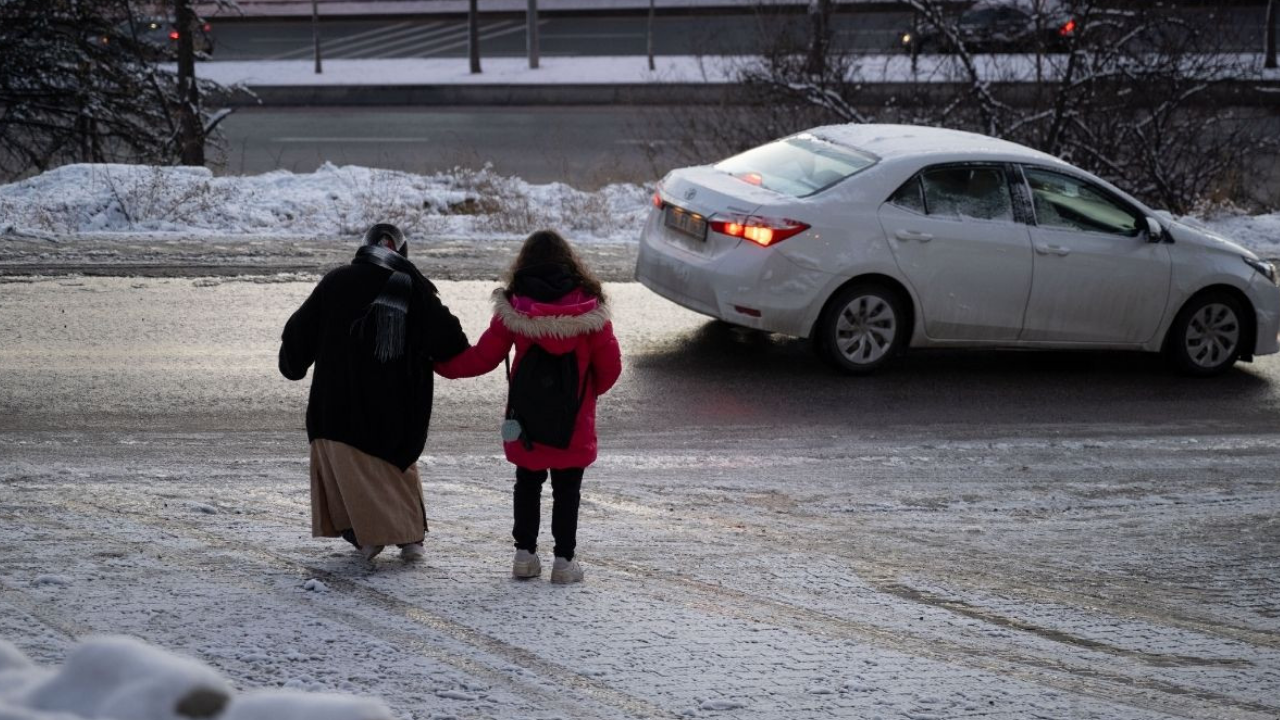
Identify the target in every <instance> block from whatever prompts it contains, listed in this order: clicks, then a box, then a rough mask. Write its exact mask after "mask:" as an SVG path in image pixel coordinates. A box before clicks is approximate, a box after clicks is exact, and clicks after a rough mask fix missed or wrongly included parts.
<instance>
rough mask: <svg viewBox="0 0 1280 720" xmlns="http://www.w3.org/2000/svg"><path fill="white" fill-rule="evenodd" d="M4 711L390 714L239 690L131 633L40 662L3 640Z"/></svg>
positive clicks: (140, 718)
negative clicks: (60, 661)
mask: <svg viewBox="0 0 1280 720" xmlns="http://www.w3.org/2000/svg"><path fill="white" fill-rule="evenodd" d="M0 717H3V718H12V719H13V720H80V719H84V720H96V719H99V718H102V719H105V718H113V719H125V718H127V719H128V720H182V719H184V718H213V719H216V720H295V719H296V720H392V718H393V716H392V714H391V711H390V710H388V709H387V707H386V706H385V705H383V704H382V703H381V702H379V701H375V700H369V699H365V698H357V697H353V696H347V695H332V694H314V693H312V694H307V693H300V692H289V691H275V690H270V691H261V692H253V693H248V694H243V695H237V694H236V693H235V692H234V691H233V690H232V689H231V686H230V685H229V684H228V683H227V682H226V680H224V679H223V678H222V677H221V676H220V675H219V674H218V673H217V672H216V671H215V670H213V669H212V668H210V667H208V666H206V665H203V664H201V663H199V662H196V661H195V660H192V659H190V658H186V657H182V656H180V655H175V654H173V653H169V652H165V651H163V650H160V649H157V648H155V647H152V646H150V645H147V644H146V643H144V642H142V641H140V640H135V639H133V638H129V637H102V638H94V639H90V640H87V641H85V642H84V643H82V644H80V645H79V646H78V647H77V648H76V649H75V650H73V651H72V652H71V654H70V656H68V658H67V661H66V663H65V664H64V665H63V666H62V667H60V668H44V667H39V666H37V665H36V664H35V663H33V662H31V660H29V659H28V658H27V657H26V656H25V655H23V654H22V652H21V651H19V650H18V649H17V648H16V647H14V646H13V645H12V644H10V643H8V642H6V641H4V640H0Z"/></svg>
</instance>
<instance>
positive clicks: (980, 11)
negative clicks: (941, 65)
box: [900, 0, 1079, 53]
mask: <svg viewBox="0 0 1280 720" xmlns="http://www.w3.org/2000/svg"><path fill="white" fill-rule="evenodd" d="M1078 29H1079V28H1078V24H1077V20H1076V18H1075V17H1074V16H1073V15H1072V13H1071V12H1070V8H1069V6H1068V5H1066V4H1064V3H1063V2H1060V1H1058V0H989V1H986V2H977V3H974V4H973V5H972V6H970V7H969V9H967V10H965V11H964V12H962V13H961V14H960V16H959V17H958V18H956V22H955V34H956V37H957V38H958V39H959V40H960V41H961V42H963V43H964V46H965V48H966V49H968V50H969V51H970V52H1030V51H1034V50H1036V49H1038V48H1039V49H1044V50H1048V51H1060V50H1063V49H1064V48H1065V47H1066V46H1067V43H1068V42H1070V41H1071V39H1072V38H1073V37H1075V36H1076V34H1077V30H1078ZM900 42H901V45H902V49H903V50H905V51H907V52H917V53H935V52H944V53H945V52H954V50H955V43H954V41H953V40H952V39H951V38H950V37H948V35H947V34H946V33H945V32H943V31H942V30H941V29H939V28H937V27H933V26H931V25H929V24H927V23H922V24H920V25H918V26H917V27H915V28H914V29H906V30H904V31H903V32H902V34H901V38H900Z"/></svg>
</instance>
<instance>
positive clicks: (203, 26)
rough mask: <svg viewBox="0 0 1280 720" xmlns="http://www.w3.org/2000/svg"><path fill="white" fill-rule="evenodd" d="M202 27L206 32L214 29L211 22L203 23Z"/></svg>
mask: <svg viewBox="0 0 1280 720" xmlns="http://www.w3.org/2000/svg"><path fill="white" fill-rule="evenodd" d="M200 29H201V30H203V31H205V32H209V31H210V30H212V29H213V26H212V25H210V24H209V23H205V24H204V25H201V26H200Z"/></svg>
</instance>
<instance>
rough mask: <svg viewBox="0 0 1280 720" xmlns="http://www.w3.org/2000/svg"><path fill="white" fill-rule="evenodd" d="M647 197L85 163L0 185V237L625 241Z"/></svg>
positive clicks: (369, 173) (511, 181)
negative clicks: (372, 235)
mask: <svg viewBox="0 0 1280 720" xmlns="http://www.w3.org/2000/svg"><path fill="white" fill-rule="evenodd" d="M648 200H649V191H648V190H646V189H645V188H643V187H640V186H638V185H610V186H607V187H605V188H602V189H601V190H598V191H595V192H584V191H580V190H575V189H574V188H572V187H570V186H568V185H565V184H563V183H548V184H545V185H535V184H530V183H527V182H525V181H523V180H521V179H520V178H513V177H505V176H501V175H498V174H496V173H494V172H493V171H492V170H490V169H488V168H486V169H483V170H467V169H456V170H453V171H451V172H445V173H438V174H434V175H415V174H413V173H407V172H399V171H394V170H378V169H373V168H365V167H357V166H343V167H338V166H335V165H332V164H329V163H325V164H324V165H323V166H321V167H320V168H319V169H318V170H316V171H315V172H313V173H292V172H288V171H285V170H278V171H275V172H269V173H266V174H264V175H252V176H236V177H215V176H214V175H213V173H212V172H210V171H209V170H208V169H207V168H200V167H152V166H145V165H115V164H102V165H92V164H83V165H66V166H63V167H60V168H57V169H55V170H50V171H49V172H46V173H44V174H42V175H38V176H36V177H33V178H29V179H27V180H23V181H20V182H16V183H11V184H8V185H3V186H0V234H4V233H13V232H18V233H42V232H43V233H52V234H55V235H69V234H77V233H129V234H133V235H136V234H138V233H184V234H195V235H221V236H226V235H240V234H245V235H273V234H279V235H286V236H293V237H298V236H304V237H306V236H339V235H352V234H358V233H361V232H363V231H364V229H365V228H367V227H368V226H369V225H371V224H373V223H375V222H392V223H395V224H397V225H400V226H401V227H402V228H404V229H406V230H407V231H408V232H410V233H411V234H414V235H429V236H432V237H450V238H458V237H461V238H468V237H475V238H477V239H484V238H493V237H506V236H512V237H523V236H524V235H525V234H527V233H528V232H529V230H530V228H537V227H552V228H556V229H559V230H563V231H566V232H570V233H572V234H573V237H574V239H575V240H587V241H591V240H596V241H618V240H631V239H634V235H635V232H636V230H635V229H636V228H637V227H638V226H639V223H638V221H639V220H640V219H641V218H642V217H643V216H644V213H645V212H646V211H647V210H648V207H649V205H648Z"/></svg>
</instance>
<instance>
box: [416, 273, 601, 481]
mask: <svg viewBox="0 0 1280 720" xmlns="http://www.w3.org/2000/svg"><path fill="white" fill-rule="evenodd" d="M493 309H494V313H493V321H492V322H490V323H489V329H488V330H485V332H484V335H482V336H480V340H479V341H478V342H477V343H476V344H475V345H474V346H473V347H471V348H470V349H468V350H465V351H463V352H462V353H460V354H459V355H457V356H455V357H453V358H452V359H450V360H449V361H447V362H442V363H436V365H435V371H436V372H437V373H438V374H440V375H441V376H442V377H446V378H464V377H476V376H477V375H484V374H485V373H487V372H490V371H492V370H493V369H494V368H496V367H498V366H499V365H501V364H502V359H503V358H505V357H506V356H507V353H508V351H509V350H510V349H511V346H512V345H515V347H516V356H515V359H514V360H513V361H512V365H511V371H512V372H513V373H514V372H515V369H516V367H518V366H519V365H520V360H521V358H523V357H524V354H525V353H526V352H528V350H529V348H530V347H533V345H535V344H537V345H541V346H542V348H543V349H544V350H546V351H547V352H550V353H553V354H556V355H563V354H564V353H567V352H570V351H572V352H573V353H574V355H575V356H576V357H577V359H578V377H580V378H584V379H585V382H589V383H591V388H590V390H589V391H588V392H587V393H586V394H585V399H584V400H583V403H582V407H581V408H580V409H579V410H578V419H577V422H576V424H575V425H574V430H573V438H572V439H571V440H570V441H569V447H567V448H565V449H560V448H553V447H548V446H546V445H541V444H538V443H534V445H533V449H528V448H526V447H525V446H524V445H523V444H522V443H521V442H519V441H515V442H509V443H503V447H504V448H505V450H506V453H507V459H508V460H510V461H511V462H513V463H515V464H516V465H517V466H519V467H522V468H527V469H529V470H546V469H558V468H584V467H587V466H588V465H590V464H591V463H593V462H595V459H596V398H597V397H599V396H600V395H603V394H605V393H606V392H608V391H609V388H611V387H613V384H614V383H615V382H617V380H618V376H619V375H620V374H622V353H621V351H620V350H619V348H618V340H617V338H615V337H614V335H613V323H612V322H611V321H610V319H609V309H608V307H606V306H605V305H603V304H601V303H600V302H599V300H597V299H596V298H594V297H591V296H588V295H587V294H585V293H583V292H582V291H581V290H574V291H572V292H570V293H569V294H567V295H565V296H564V297H561V298H559V299H558V300H554V301H551V302H537V301H534V300H532V299H530V298H527V297H521V296H519V295H513V296H512V297H511V298H510V299H508V298H507V295H506V292H505V291H504V290H502V289H501V288H499V289H498V290H496V291H494V293H493ZM588 368H589V369H590V370H591V374H590V375H588V374H587V370H588Z"/></svg>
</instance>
